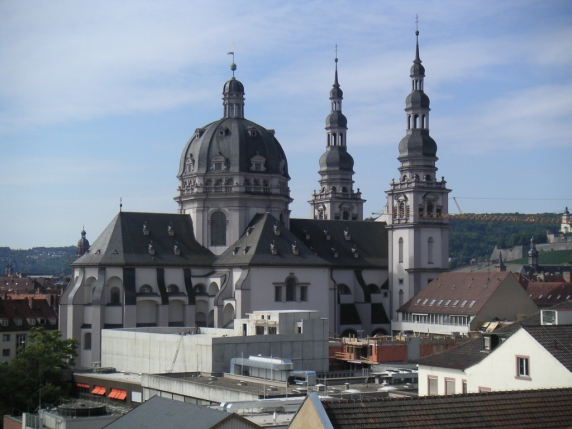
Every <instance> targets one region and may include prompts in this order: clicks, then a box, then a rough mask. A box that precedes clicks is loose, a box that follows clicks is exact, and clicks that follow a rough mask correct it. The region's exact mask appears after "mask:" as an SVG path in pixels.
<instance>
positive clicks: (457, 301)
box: [453, 299, 459, 307]
mask: <svg viewBox="0 0 572 429" xmlns="http://www.w3.org/2000/svg"><path fill="white" fill-rule="evenodd" d="M458 303H459V300H458V299H457V300H455V302H454V303H453V307H456V306H457V304H458Z"/></svg>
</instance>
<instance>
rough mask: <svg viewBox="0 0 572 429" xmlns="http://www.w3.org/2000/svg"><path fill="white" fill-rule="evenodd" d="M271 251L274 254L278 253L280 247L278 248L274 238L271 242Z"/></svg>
mask: <svg viewBox="0 0 572 429" xmlns="http://www.w3.org/2000/svg"><path fill="white" fill-rule="evenodd" d="M270 252H271V253H272V254H273V255H276V254H278V249H276V245H275V244H274V240H272V243H270Z"/></svg>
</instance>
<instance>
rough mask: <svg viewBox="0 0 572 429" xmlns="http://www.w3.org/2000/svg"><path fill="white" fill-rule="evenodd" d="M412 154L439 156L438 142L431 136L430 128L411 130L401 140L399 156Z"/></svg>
mask: <svg viewBox="0 0 572 429" xmlns="http://www.w3.org/2000/svg"><path fill="white" fill-rule="evenodd" d="M410 156H431V157H436V156H437V143H435V140H433V139H432V138H431V136H430V135H429V131H428V130H421V129H415V130H411V133H410V134H407V135H406V136H405V137H403V139H401V141H400V142H399V158H403V157H410Z"/></svg>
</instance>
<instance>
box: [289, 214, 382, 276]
mask: <svg viewBox="0 0 572 429" xmlns="http://www.w3.org/2000/svg"><path fill="white" fill-rule="evenodd" d="M385 227H386V224H385V223H384V222H367V221H344V220H316V219H290V231H291V232H292V233H293V234H294V235H295V236H297V237H298V241H299V242H303V243H304V244H305V245H306V246H308V247H309V248H310V249H312V250H314V251H315V252H316V253H317V255H318V256H319V257H320V258H322V259H324V260H326V261H328V262H329V263H330V264H331V265H332V266H334V267H344V268H356V269H360V268H387V251H388V244H387V229H386V228H385ZM344 231H347V232H348V235H349V240H346V236H345V235H344ZM328 236H329V240H328ZM306 237H308V238H306ZM354 248H355V252H356V253H357V255H358V257H357V258H356V257H355V253H353V252H352V249H354ZM332 249H335V252H336V253H337V254H338V257H337V258H336V257H334V251H333V250H332Z"/></svg>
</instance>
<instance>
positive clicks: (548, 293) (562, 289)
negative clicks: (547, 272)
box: [526, 282, 572, 307]
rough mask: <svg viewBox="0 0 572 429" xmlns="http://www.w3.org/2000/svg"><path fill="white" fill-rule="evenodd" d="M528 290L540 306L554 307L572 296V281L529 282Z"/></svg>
mask: <svg viewBox="0 0 572 429" xmlns="http://www.w3.org/2000/svg"><path fill="white" fill-rule="evenodd" d="M526 292H527V293H528V294H529V295H530V297H531V298H532V300H533V301H534V303H535V304H536V305H537V306H539V307H552V306H553V305H556V304H558V303H560V302H563V301H566V300H568V299H570V298H571V297H572V283H566V282H528V283H527V285H526Z"/></svg>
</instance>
